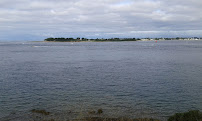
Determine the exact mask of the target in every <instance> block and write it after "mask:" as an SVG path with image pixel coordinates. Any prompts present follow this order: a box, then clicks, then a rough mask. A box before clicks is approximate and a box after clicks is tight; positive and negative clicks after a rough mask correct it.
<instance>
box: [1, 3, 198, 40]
mask: <svg viewBox="0 0 202 121" xmlns="http://www.w3.org/2000/svg"><path fill="white" fill-rule="evenodd" d="M201 6H202V0H0V41H9V40H11V41H12V40H25V41H26V40H27V41H29V40H32V41H40V40H44V39H45V38H48V37H74V38H76V37H85V38H112V37H120V38H126V37H134V38H146V37H150V38H154V37H202V7H201Z"/></svg>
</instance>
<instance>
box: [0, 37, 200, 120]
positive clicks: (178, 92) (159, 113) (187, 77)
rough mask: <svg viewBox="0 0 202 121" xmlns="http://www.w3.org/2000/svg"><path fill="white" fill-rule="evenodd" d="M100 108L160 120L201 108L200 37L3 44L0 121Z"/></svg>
mask: <svg viewBox="0 0 202 121" xmlns="http://www.w3.org/2000/svg"><path fill="white" fill-rule="evenodd" d="M99 108H102V109H103V111H104V115H109V116H129V117H154V118H159V119H162V120H165V119H166V118H167V117H168V116H170V115H172V114H174V113H176V112H184V111H188V110H192V109H198V110H201V111H202V41H159V42H157V43H155V42H154V41H149V42H148V41H147V42H144V41H139V42H83V43H82V42H81V43H45V42H24V43H23V42H7V43H6V42H0V120H1V121H3V120H8V119H9V120H16V119H18V120H19V119H20V118H21V120H23V117H26V115H28V114H29V113H30V110H31V109H46V110H48V111H50V112H52V113H54V114H55V115H56V116H58V117H62V118H63V119H67V118H68V117H73V116H72V115H73V114H74V115H77V113H79V112H85V111H88V110H97V109H99ZM71 112H74V113H73V114H72V113H71ZM24 120H26V119H24Z"/></svg>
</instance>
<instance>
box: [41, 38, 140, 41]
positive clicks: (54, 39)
mask: <svg viewBox="0 0 202 121" xmlns="http://www.w3.org/2000/svg"><path fill="white" fill-rule="evenodd" d="M137 40H141V39H136V38H109V39H104V38H102V39H99V38H97V39H87V38H80V37H77V38H64V37H60V38H52V37H51V38H47V39H45V40H44V41H56V42H57V41H59V42H80V41H137Z"/></svg>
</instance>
